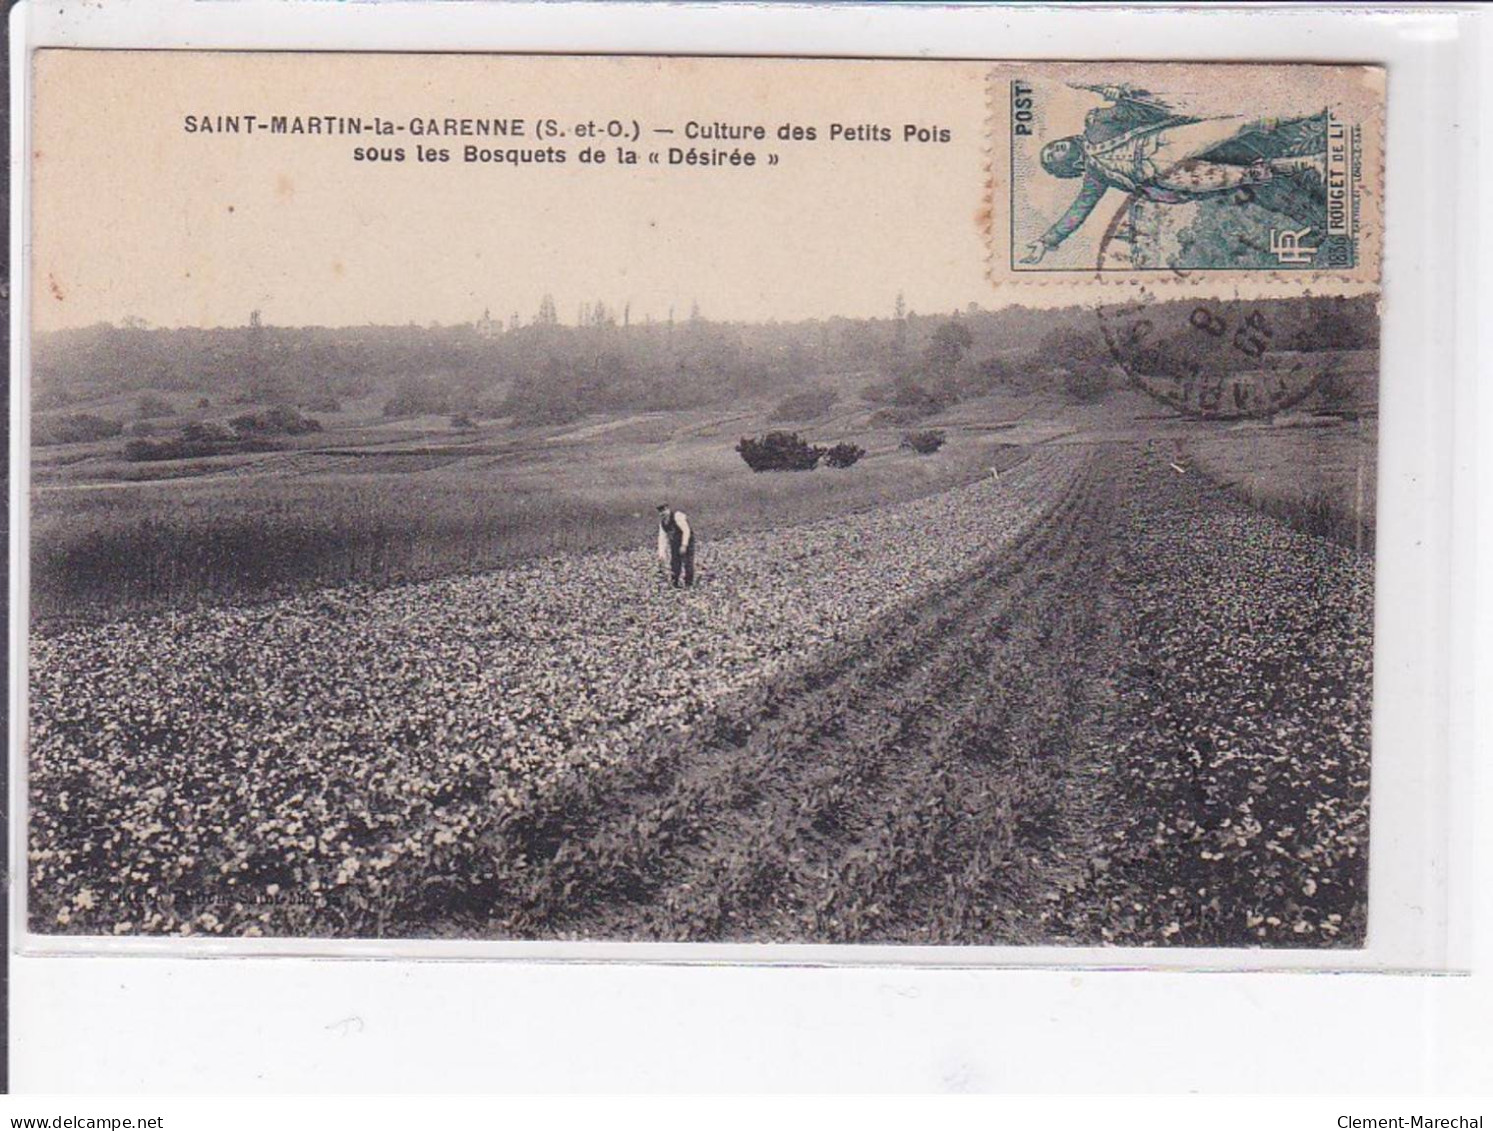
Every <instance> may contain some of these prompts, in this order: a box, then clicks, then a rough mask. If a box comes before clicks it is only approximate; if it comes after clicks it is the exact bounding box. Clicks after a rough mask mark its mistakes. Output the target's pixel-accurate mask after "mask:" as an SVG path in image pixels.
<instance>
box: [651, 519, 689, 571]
mask: <svg viewBox="0 0 1493 1131" xmlns="http://www.w3.org/2000/svg"><path fill="white" fill-rule="evenodd" d="M674 523H675V525H677V526H678V527H679V552H680V553H683V552H684V551H686V550H688V549H689V543H690V538H691V537H692V535H691V534H690V528H689V518H688V516H687V515H685V513H684V512H683V511H675V512H674ZM658 560H659V561H661V562H666V561H668V560H669V532H668V531H667V530H665V529H664V523H663V519H659V522H658Z"/></svg>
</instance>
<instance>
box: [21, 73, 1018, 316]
mask: <svg viewBox="0 0 1493 1131" xmlns="http://www.w3.org/2000/svg"><path fill="white" fill-rule="evenodd" d="M35 66H36V74H35V80H36V81H35V111H34V117H33V136H32V153H33V174H32V176H33V180H32V217H33V227H32V240H33V243H32V247H33V255H32V268H33V284H34V286H33V305H32V316H33V326H34V328H35V329H36V330H38V331H47V330H53V329H59V328H63V327H68V326H80V325H88V324H92V323H95V322H100V321H108V322H116V323H117V322H119V321H120V320H122V319H124V318H127V317H128V318H138V319H143V320H145V321H146V322H148V323H149V324H151V325H157V326H213V325H230V326H231V325H243V324H245V323H246V322H247V321H248V319H249V315H250V312H251V311H254V310H258V311H260V312H261V317H262V318H263V320H264V321H265V322H266V323H269V324H274V325H358V324H366V323H378V324H403V323H407V322H410V321H414V322H417V323H421V324H425V323H429V322H439V323H443V324H454V323H462V322H470V321H473V320H475V319H477V318H479V317H481V316H482V314H483V311H484V310H491V312H492V315H493V317H494V318H495V319H500V320H503V321H506V320H507V318H508V317H509V316H510V315H511V314H513V313H517V314H518V315H519V316H520V317H521V318H522V319H523V320H524V321H528V320H530V319H531V318H532V317H533V315H534V313H535V311H536V310H537V309H538V307H539V304H540V300H541V297H542V296H543V295H545V294H550V295H553V296H554V299H555V302H556V306H557V308H558V311H559V314H560V317H561V320H562V321H572V320H574V318H575V316H576V310H577V307H578V306H579V305H580V304H582V303H594V302H597V301H601V302H604V303H606V304H607V305H608V306H609V307H612V308H614V309H615V310H617V311H618V313H619V315H620V312H621V310H622V308H623V307H624V306H630V313H631V317H632V318H633V319H634V320H635V321H641V320H643V319H645V318H647V317H650V316H651V317H652V318H654V319H655V320H659V319H664V318H667V317H668V314H669V311H670V308H671V307H672V308H674V310H675V313H676V316H677V317H684V316H685V315H687V314H688V312H689V309H690V307H691V305H692V304H693V303H696V302H698V303H699V306H700V309H701V311H702V313H703V314H704V315H705V316H707V317H710V318H716V319H721V320H745V321H764V320H769V319H778V320H798V319H802V318H816V317H826V316H833V315H845V316H856V317H859V316H883V317H884V316H889V315H891V314H892V312H893V309H894V304H895V302H896V299H897V295H898V293H899V292H901V293H903V294H905V296H906V302H907V305H908V306H909V307H910V308H911V309H913V310H915V311H922V312H933V311H942V310H953V309H956V308H963V307H964V306H965V305H966V304H968V303H970V302H976V303H978V304H980V305H982V306H987V307H989V306H998V305H1002V304H1003V302H1004V301H1005V298H1004V296H1003V295H1002V294H1001V293H1000V292H998V291H997V289H996V288H994V287H993V286H992V285H991V284H990V283H989V281H988V280H987V279H986V275H985V263H984V257H985V241H984V236H983V232H982V228H981V224H982V222H983V220H982V216H983V215H984V214H985V209H984V200H985V195H986V193H987V187H986V181H987V171H986V136H987V133H988V122H987V113H988V112H987V104H986V98H985V83H984V78H985V75H984V70H983V68H982V67H981V65H979V64H964V63H946V62H940V63H919V62H884V61H880V62H864V61H850V62H833V61H822V60H821V61H812V62H801V61H793V60H699V59H695V60H690V59H679V60H660V59H575V58H564V57H552V58H537V57H528V58H513V57H508V58H504V57H493V56H475V55H456V56H444V57H439V58H435V57H430V56H424V57H422V56H411V55H382V56H368V55H363V56H352V55H337V54H324V55H315V56H313V55H294V54H281V55H250V54H219V55H209V54H206V53H193V52H186V53H182V52H93V51H57V50H53V51H44V52H40V53H38V56H37V58H36V63H35ZM250 114H253V115H255V116H256V118H257V119H258V120H259V121H260V122H263V121H264V120H266V119H269V118H271V117H272V116H275V115H285V116H286V117H287V119H288V120H291V121H293V119H294V118H295V117H297V116H299V117H301V118H302V119H303V121H304V120H305V119H308V118H310V117H312V116H316V117H321V118H323V119H325V118H326V117H327V116H332V117H358V118H360V119H361V120H362V121H363V122H364V123H365V124H370V123H371V122H372V120H373V119H374V118H382V119H384V120H387V121H390V122H393V123H395V124H397V125H403V126H404V127H405V130H404V132H403V133H400V134H396V135H389V136H373V135H372V134H370V133H367V132H365V133H364V134H363V135H360V136H350V135H338V134H331V135H328V134H322V135H309V134H300V135H292V134H275V133H272V132H270V131H267V130H264V129H260V130H258V131H256V132H253V133H250V134H245V133H242V132H241V133H238V134H232V133H226V132H216V131H214V132H208V131H207V130H205V129H203V128H202V123H203V120H204V119H206V120H207V121H208V122H209V123H216V122H217V120H218V118H219V117H220V116H222V115H237V116H238V117H239V119H240V124H241V127H242V125H243V121H244V119H245V118H246V116H247V115H250ZM447 117H454V118H458V119H461V118H470V119H482V120H487V121H491V120H493V119H500V120H513V119H521V120H522V121H523V123H524V126H523V128H524V131H525V132H524V135H523V136H522V137H510V138H508V139H494V138H492V137H480V136H468V137H460V136H456V137H435V138H432V137H429V136H421V137H415V136H412V135H411V133H410V132H409V130H410V123H411V121H412V120H413V119H419V120H421V121H428V120H429V119H430V118H435V119H438V120H443V119H445V118H447ZM189 118H190V122H189ZM545 120H552V121H554V122H555V124H556V125H555V128H556V129H558V130H563V131H564V133H565V136H564V138H563V139H561V138H549V139H546V138H542V137H536V136H534V135H535V133H536V132H537V131H540V130H541V129H542V127H541V126H540V125H539V123H541V122H543V121H545ZM613 121H616V122H618V123H620V124H621V129H622V130H623V131H624V133H626V134H629V135H630V134H631V133H632V132H633V130H634V129H635V128H636V129H637V130H638V131H640V133H639V140H638V141H637V142H636V143H634V142H633V140H632V138H631V137H627V138H626V139H624V140H625V142H626V146H627V148H630V149H633V150H634V151H636V152H638V153H639V155H640V163H639V165H637V166H627V167H623V166H619V165H618V164H617V155H616V150H617V147H618V141H617V140H615V139H608V140H606V141H601V140H600V139H597V140H596V141H595V142H594V143H593V142H592V141H591V140H590V139H582V138H581V137H580V136H579V133H580V132H581V131H583V130H584V129H585V128H586V127H587V125H588V124H594V128H596V129H597V130H598V132H604V131H605V130H606V128H607V125H608V123H611V122H613ZM691 122H694V123H697V124H698V126H699V127H704V128H706V129H708V128H710V127H714V126H717V125H723V126H725V127H727V129H725V130H723V131H722V132H727V133H729V132H730V130H731V129H732V128H735V127H740V126H743V125H746V126H754V125H761V126H762V127H763V128H764V129H765V130H766V131H767V133H768V136H767V138H766V139H763V140H755V139H747V140H746V141H745V142H744V143H743V142H742V141H741V140H738V139H733V138H726V139H723V140H713V139H712V140H707V139H694V140H690V139H687V138H686V137H685V136H684V131H685V130H686V129H687V128H689V123H691ZM634 123H636V126H635V125H634ZM192 125H195V127H196V128H195V129H194V128H190V127H191V126H192ZM834 125H839V126H840V127H841V130H840V131H839V133H840V135H841V136H838V137H835V138H834V139H831V138H830V136H829V134H830V129H831V127H832V126H834ZM909 125H911V126H913V127H914V128H915V129H919V130H923V131H926V134H925V135H917V136H916V137H914V138H913V139H909V140H904V137H903V133H904V130H905V128H906V127H907V126H909ZM784 126H787V127H792V126H798V127H801V128H807V127H811V128H813V129H814V130H815V132H816V135H817V136H816V138H815V140H814V141H812V142H810V141H807V140H796V141H795V140H789V139H781V138H779V137H778V130H779V128H780V127H784ZM872 127H883V128H885V129H886V130H888V131H889V132H890V133H891V134H892V137H893V140H890V141H886V140H880V139H879V137H878V136H877V135H878V133H879V131H878V130H877V129H873V128H872ZM658 129H671V130H674V131H675V132H674V133H673V134H667V135H666V134H659V133H654V132H653V131H654V130H658ZM940 131H944V132H940ZM924 136H926V138H927V140H922V138H923V137H924ZM943 137H946V138H947V140H936V139H939V138H943ZM467 145H477V146H478V147H479V148H483V149H493V148H505V149H506V148H519V149H525V150H543V149H553V148H557V147H558V148H564V149H565V150H566V152H567V155H568V158H569V159H568V160H567V161H566V163H564V164H563V165H559V164H553V163H548V164H534V165H518V166H514V165H510V164H507V163H491V162H468V161H465V160H463V158H464V156H465V153H464V150H465V147H466V146H467ZM416 146H425V147H426V148H445V149H447V150H448V152H449V154H450V159H449V160H448V161H445V162H423V161H419V160H417V159H416V156H417V155H416V153H415V149H416ZM359 147H365V148H366V147H372V148H382V149H393V148H402V149H403V150H404V155H405V160H404V161H402V162H383V161H380V162H368V161H360V160H358V159H357V155H356V150H357V149H358V148H359ZM585 147H594V148H599V149H601V150H602V151H603V152H605V153H606V155H607V159H608V160H607V163H605V164H601V165H593V164H590V163H585V164H583V163H581V162H580V161H578V160H577V158H578V156H579V152H580V150H581V149H582V148H585ZM670 147H676V148H679V149H681V150H685V149H688V148H690V147H694V148H697V149H703V150H725V151H727V152H729V151H730V150H732V149H733V148H738V147H741V148H749V149H751V150H752V151H754V153H755V154H756V156H757V158H758V161H759V164H758V165H757V166H755V167H753V168H743V167H739V166H738V167H731V166H725V167H718V166H698V165H697V166H690V165H670V164H668V160H669V154H668V149H669V148H670ZM649 152H656V153H658V155H659V158H660V160H659V163H658V164H649V163H648V161H647V155H648V153H649ZM771 155H776V156H777V158H778V163H777V164H775V165H768V164H766V163H765V162H766V161H767V160H768V159H769V157H770V156H771Z"/></svg>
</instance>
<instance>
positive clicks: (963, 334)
mask: <svg viewBox="0 0 1493 1131" xmlns="http://www.w3.org/2000/svg"><path fill="white" fill-rule="evenodd" d="M974 344H975V339H974V335H973V334H971V333H970V332H969V327H968V326H966V325H965V324H964V323H963V322H962V321H960V320H957V319H955V320H951V321H948V322H945V323H944V324H943V325H942V326H940V327H939V328H938V329H936V330H934V331H933V337H932V339H931V340H930V341H929V343H928V349H927V352H926V353H925V355H924V356H925V359H926V360H927V363H928V368H929V369H931V370H933V371H934V372H935V373H938V374H942V375H947V374H949V373H952V372H953V370H954V367H955V366H956V365H958V364H959V362H960V361H961V360H962V359H963V357H964V354H965V351H967V350H968V349H969V348H970V347H971V346H973V345H974Z"/></svg>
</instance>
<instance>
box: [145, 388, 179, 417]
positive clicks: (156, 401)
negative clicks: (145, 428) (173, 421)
mask: <svg viewBox="0 0 1493 1131" xmlns="http://www.w3.org/2000/svg"><path fill="white" fill-rule="evenodd" d="M135 415H136V416H137V417H139V418H140V419H141V420H152V419H155V418H156V417H160V416H175V415H176V406H175V405H173V404H172V403H171V402H170V401H168V400H167V399H166V398H165V397H162V396H157V395H156V394H155V393H146V394H145V395H144V396H142V397H141V398H140V402H139V404H137V405H136V406H135Z"/></svg>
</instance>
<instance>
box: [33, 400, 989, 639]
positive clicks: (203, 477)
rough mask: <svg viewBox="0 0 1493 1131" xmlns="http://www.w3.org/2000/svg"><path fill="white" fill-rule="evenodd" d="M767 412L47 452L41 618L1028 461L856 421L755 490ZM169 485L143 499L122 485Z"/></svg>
mask: <svg viewBox="0 0 1493 1131" xmlns="http://www.w3.org/2000/svg"><path fill="white" fill-rule="evenodd" d="M770 407H771V406H770V405H750V406H744V407H743V408H741V409H737V410H732V411H716V412H693V413H676V414H647V415H641V416H635V417H626V418H611V419H607V418H603V419H592V420H587V421H584V422H582V423H581V424H579V425H571V426H566V427H564V428H517V427H512V426H509V425H505V424H501V423H500V424H495V425H486V426H484V427H483V428H481V429H480V430H478V431H476V432H456V431H453V430H451V429H450V428H449V427H447V426H446V423H445V421H444V420H438V419H429V420H423V421H414V422H410V421H404V422H400V423H399V424H397V425H393V426H390V425H387V424H385V423H384V422H382V421H380V420H377V419H374V418H365V419H363V420H357V419H354V420H351V421H346V422H338V421H332V422H331V424H332V427H330V428H329V430H328V431H327V432H326V433H324V434H321V435H319V436H315V437H303V438H298V439H297V441H296V443H295V448H294V450H292V451H288V452H273V453H266V454H261V455H256V456H242V455H239V456H230V457H222V458H218V459H209V460H197V461H182V463H180V464H162V465H154V464H152V465H138V464H137V465H130V464H123V463H121V462H120V461H118V460H117V459H116V457H115V452H116V450H117V445H111V444H107V443H106V444H98V445H69V446H68V447H69V448H71V449H74V450H72V451H65V450H62V449H48V450H47V451H46V453H45V454H44V456H43V458H41V459H39V460H38V462H37V466H36V469H35V486H34V490H33V495H32V539H33V558H32V560H33V571H32V576H33V594H32V602H33V615H34V617H36V618H37V619H38V621H39V622H41V623H46V622H48V621H51V620H54V619H56V618H58V617H59V616H64V615H66V616H69V617H71V616H80V615H81V616H91V615H109V614H112V613H117V612H119V611H121V610H128V609H135V608H147V607H153V606H159V605H162V604H174V603H182V602H190V601H194V600H198V599H203V598H206V599H250V598H256V597H259V596H263V595H268V594H274V593H283V592H286V591H290V590H295V589H303V588H308V587H315V586H320V585H334V584H344V583H365V584H373V585H383V584H390V583H393V582H397V581H403V580H410V579H415V578H431V577H437V576H442V575H446V574H452V573H466V572H475V571H480V570H484V569H491V568H496V567H500V566H503V565H508V564H513V563H515V562H520V561H524V560H528V559H532V558H536V557H546V556H550V555H555V554H562V553H576V552H588V551H593V550H601V549H612V548H618V547H623V546H636V545H638V544H640V543H641V544H647V543H648V542H649V541H650V540H651V538H652V536H653V529H652V527H653V508H654V506H655V505H656V504H657V503H658V502H661V501H664V500H668V501H670V502H672V503H673V504H674V505H676V506H678V507H681V508H682V509H684V510H685V511H686V512H688V513H689V514H691V515H692V516H694V518H695V521H696V525H697V526H698V528H699V529H700V531H701V534H702V537H704V538H710V537H713V536H720V535H724V534H727V533H734V532H739V531H745V530H753V529H763V528H768V527H776V526H784V525H792V524H795V523H800V522H806V521H812V520H814V519H817V518H823V517H826V516H830V515H834V514H841V513H846V512H850V511H855V510H859V509H863V508H866V507H872V506H879V505H884V504H886V503H890V502H897V501H901V500H905V499H909V498H916V497H919V496H922V495H925V494H930V493H933V492H937V491H940V490H944V489H946V488H948V487H951V486H955V485H957V484H960V483H965V482H969V481H970V480H972V479H975V478H979V477H981V476H983V475H987V474H989V468H990V467H991V466H993V465H996V464H1009V463H1011V462H1013V461H1014V460H1015V459H1017V458H1019V453H1016V452H1014V451H1013V450H1011V449H1007V448H1005V447H1004V446H1003V445H1002V443H1001V440H1000V438H999V437H998V436H994V435H983V434H972V435H970V436H968V437H967V438H962V437H959V436H956V437H955V439H954V440H953V441H952V442H951V443H950V444H949V445H948V446H947V448H946V449H945V450H944V451H942V452H940V453H938V454H936V455H934V456H931V457H917V456H913V455H911V454H909V453H905V452H899V451H898V450H897V440H898V436H897V433H896V432H895V431H891V430H881V431H874V432H873V431H862V430H859V429H857V428H856V425H857V423H858V420H859V419H860V418H861V417H862V416H863V413H861V412H859V411H858V410H856V409H855V408H854V406H849V408H848V409H841V410H838V411H837V413H835V414H832V416H831V417H830V418H828V419H826V420H825V421H822V422H821V423H820V424H819V425H818V426H804V428H803V431H804V432H805V433H806V434H808V435H810V436H812V437H813V438H814V439H816V440H825V441H833V440H837V439H840V438H842V437H844V436H848V435H854V436H855V438H856V439H857V440H858V441H859V442H860V443H862V444H863V445H864V446H865V447H866V448H867V449H868V452H869V454H868V455H867V457H866V458H865V459H864V460H862V461H861V463H859V464H858V465H856V467H854V468H853V469H851V470H848V471H835V470H831V469H828V468H821V469H819V470H817V471H815V472H812V473H808V474H769V475H755V474H753V473H752V472H751V471H749V470H748V469H747V467H746V466H745V464H743V463H742V462H741V460H740V458H739V457H738V456H737V455H736V453H735V451H734V450H733V449H734V446H735V443H736V440H737V438H738V437H739V436H741V435H744V434H748V433H752V432H756V431H759V430H761V428H763V427H765V417H766V414H767V412H768V411H769V409H770ZM140 474H154V475H159V476H163V478H160V479H156V480H152V481H138V482H130V481H128V480H126V479H124V478H122V477H123V476H125V475H132V476H134V475H140Z"/></svg>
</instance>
